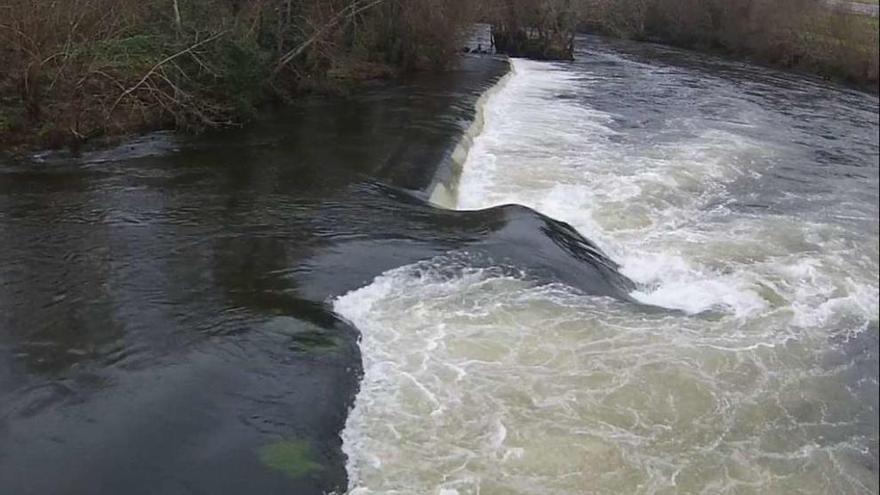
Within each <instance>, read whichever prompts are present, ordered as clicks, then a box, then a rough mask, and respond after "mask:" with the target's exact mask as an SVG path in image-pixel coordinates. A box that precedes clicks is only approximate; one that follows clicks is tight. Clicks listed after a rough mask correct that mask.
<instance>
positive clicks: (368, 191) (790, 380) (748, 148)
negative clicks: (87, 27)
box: [0, 37, 880, 495]
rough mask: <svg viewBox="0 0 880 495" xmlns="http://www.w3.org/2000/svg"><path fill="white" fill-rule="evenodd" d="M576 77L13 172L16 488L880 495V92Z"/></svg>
mask: <svg viewBox="0 0 880 495" xmlns="http://www.w3.org/2000/svg"><path fill="white" fill-rule="evenodd" d="M483 42H484V46H485V45H486V44H487V43H485V40H483ZM576 58H577V59H576V61H575V62H572V63H553V62H537V61H527V60H519V59H514V60H510V61H507V60H504V59H500V58H495V57H491V56H484V55H467V56H464V57H463V58H462V61H461V63H460V64H459V65H458V66H457V67H455V68H454V69H452V70H450V71H448V72H445V73H442V74H437V75H423V76H418V77H414V78H410V79H406V80H402V81H398V82H395V83H391V84H376V85H371V86H369V87H367V88H365V89H364V90H362V91H360V92H358V93H356V94H351V95H341V96H338V97H315V98H311V97H307V98H303V99H301V100H300V101H299V102H297V103H296V104H295V105H294V106H293V107H291V108H288V109H285V110H279V111H278V112H271V113H270V115H266V116H265V117H264V118H262V119H261V120H260V121H259V122H257V123H255V124H254V125H251V126H249V127H247V128H245V129H240V130H232V131H226V132H217V133H209V134H206V135H203V136H198V137H190V138H181V137H174V136H171V135H167V134H161V133H160V134H155V135H151V136H146V137H144V138H142V139H140V140H136V141H134V142H132V143H127V144H125V145H123V146H121V147H119V148H115V149H112V150H106V151H99V152H92V153H86V154H83V155H79V156H72V155H66V154H63V153H60V154H59V153H46V154H40V155H37V156H34V157H31V158H30V159H24V160H23V159H11V158H3V159H2V160H0V232H2V234H3V235H2V237H0V493H4V494H5V493H15V494H22V495H25V494H46V493H52V494H83V493H89V494H114V495H115V494H117V493H127V494H144V495H146V494H150V495H156V494H175V495H176V494H192V493H212V494H219V493H230V494H239V493H260V494H274V493H278V494H282V493H284V494H289V493H296V494H326V493H351V494H357V495H366V494H419V495H421V494H437V495H465V494H482V495H486V494H591V493H595V494H655V493H656V494H672V493H682V494H685V493H705V494H713V495H714V494H725V493H729V494H740V493H742V494H751V493H761V494H777V493H780V494H781V493H816V494H826V493H878V492H880V489H878V409H880V407H878V379H877V375H878V285H880V284H878V271H880V269H878V250H880V240H878V235H880V234H878V168H880V165H878V156H880V155H878V153H880V145H878V128H880V124H878V113H877V106H878V99H877V97H876V96H873V95H867V94H864V93H861V92H857V91H852V90H849V89H846V88H843V87H839V86H835V85H833V84H831V83H827V82H824V81H820V80H815V79H811V78H809V77H805V76H801V75H796V74H789V73H783V72H779V71H774V70H770V69H766V68H760V67H756V66H752V65H748V64H744V63H738V62H731V61H725V60H721V59H718V58H714V57H709V56H702V55H697V54H693V53H689V52H684V51H680V50H675V49H670V48H663V47H659V46H655V45H650V44H638V43H628V42H616V41H609V40H605V39H602V38H593V37H583V38H579V39H578V50H577V57H576Z"/></svg>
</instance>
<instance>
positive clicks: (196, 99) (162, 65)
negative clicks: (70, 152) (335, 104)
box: [0, 0, 474, 145]
mask: <svg viewBox="0 0 880 495" xmlns="http://www.w3.org/2000/svg"><path fill="white" fill-rule="evenodd" d="M473 7H474V5H473V2H470V1H469V0H54V1H45V0H0V66H2V67H3V70H2V71H0V99H2V100H0V140H3V138H4V137H5V140H6V141H7V142H9V141H14V140H16V137H18V138H19V139H22V140H26V141H31V142H32V141H33V136H35V135H36V136H38V137H39V140H38V141H39V142H38V144H42V145H60V144H70V143H76V142H79V141H82V140H84V139H87V138H89V137H91V136H94V135H98V134H103V133H108V132H109V133H118V132H122V131H128V130H134V129H137V128H142V127H156V126H160V125H161V126H165V125H174V126H176V127H178V128H187V129H199V128H204V127H214V126H220V125H225V124H230V123H235V122H239V121H241V120H242V119H244V118H246V117H247V115H248V114H249V113H251V112H252V110H253V108H254V105H255V104H257V103H258V102H260V101H263V100H264V99H266V98H267V97H282V98H283V97H286V96H288V95H290V94H292V92H294V91H298V90H301V89H303V88H309V87H310V86H315V85H317V84H320V86H322V87H326V86H327V85H328V84H330V83H328V81H332V80H336V81H338V80H340V79H345V78H368V77H375V76H381V75H385V74H388V73H390V72H392V71H402V70H411V69H415V68H422V67H436V66H439V65H442V64H444V63H446V62H447V61H449V60H450V58H451V54H453V53H454V52H456V51H457V49H458V48H459V47H460V46H461V41H460V35H461V34H462V28H463V27H467V26H468V25H469V24H470V23H471V22H472V20H473V15H474V8H473ZM316 81H321V82H320V83H316Z"/></svg>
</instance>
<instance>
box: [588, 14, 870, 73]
mask: <svg viewBox="0 0 880 495" xmlns="http://www.w3.org/2000/svg"><path fill="white" fill-rule="evenodd" d="M573 1H575V2H577V7H576V10H577V11H578V13H579V17H580V22H581V24H582V26H584V27H586V28H588V29H590V30H594V31H599V32H604V33H609V34H613V35H617V36H621V37H628V38H633V39H641V40H653V41H660V42H663V43H669V44H673V45H678V46H684V47H688V48H698V49H709V50H716V51H722V52H726V53H731V54H734V55H739V56H745V57H749V58H752V59H755V60H757V61H760V62H764V63H770V64H775V65H779V66H782V67H788V68H795V69H802V70H806V71H809V72H813V73H816V74H819V75H821V76H824V77H827V78H834V79H841V80H846V81H849V82H852V83H856V84H859V85H862V86H864V87H869V88H872V89H873V90H874V91H876V90H877V84H878V59H880V54H878V44H880V41H878V23H877V18H875V17H870V16H865V15H860V14H853V13H848V12H845V11H840V10H836V9H832V8H830V7H829V6H828V5H827V4H825V3H824V2H822V1H821V0H573Z"/></svg>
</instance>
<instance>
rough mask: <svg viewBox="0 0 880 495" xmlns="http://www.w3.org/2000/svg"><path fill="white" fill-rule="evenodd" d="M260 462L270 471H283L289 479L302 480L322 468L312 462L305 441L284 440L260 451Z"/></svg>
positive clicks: (309, 450) (310, 452)
mask: <svg viewBox="0 0 880 495" xmlns="http://www.w3.org/2000/svg"><path fill="white" fill-rule="evenodd" d="M260 460H261V461H262V462H263V464H265V465H267V466H269V467H270V468H272V469H277V470H279V471H283V472H284V473H285V474H287V475H288V476H290V477H291V478H302V477H303V476H306V475H308V474H310V473H313V472H315V471H320V470H322V469H324V467H323V466H322V465H320V464H318V463H317V462H315V461H314V460H312V451H311V447H310V446H309V442H308V441H306V440H284V441H281V442H278V443H273V444H271V445H267V446H265V447H263V448H262V449H260Z"/></svg>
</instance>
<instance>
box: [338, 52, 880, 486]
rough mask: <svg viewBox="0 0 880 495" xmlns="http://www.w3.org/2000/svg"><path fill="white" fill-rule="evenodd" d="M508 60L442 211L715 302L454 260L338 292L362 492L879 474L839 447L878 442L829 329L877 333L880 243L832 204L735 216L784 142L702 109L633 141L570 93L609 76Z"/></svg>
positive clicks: (853, 481)
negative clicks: (820, 210)
mask: <svg viewBox="0 0 880 495" xmlns="http://www.w3.org/2000/svg"><path fill="white" fill-rule="evenodd" d="M512 65H513V71H512V73H511V75H510V76H509V77H508V78H507V79H505V82H504V84H503V85H501V86H499V87H498V88H497V89H496V90H494V91H493V92H491V93H489V94H487V95H486V97H485V98H484V99H482V100H481V102H480V109H481V110H480V112H478V115H480V123H481V127H480V132H479V133H475V134H473V135H472V136H469V137H468V144H469V146H468V147H467V149H466V153H464V156H458V157H457V158H456V160H462V171H461V178H460V183H459V185H458V187H457V188H456V187H450V188H447V190H446V191H447V192H448V193H449V194H448V195H447V196H446V197H445V200H444V201H445V203H444V204H447V205H451V204H452V203H451V201H452V200H453V199H455V200H456V204H457V207H458V208H461V209H478V208H486V207H490V206H494V205H499V204H505V203H519V204H524V205H527V206H530V207H532V208H534V209H536V210H538V211H540V212H542V213H544V214H547V215H549V216H551V217H554V218H557V219H560V220H563V221H566V222H568V223H570V224H571V225H572V226H574V227H575V228H576V229H577V230H578V231H579V232H581V233H582V234H583V235H584V236H585V237H587V238H590V239H591V240H593V241H595V242H596V243H597V244H598V245H599V246H600V247H601V248H602V249H603V250H604V251H605V252H606V253H608V254H609V255H610V256H611V257H612V258H613V259H615V260H616V261H618V262H619V263H621V265H622V272H623V273H624V274H625V275H627V276H628V277H630V278H631V279H633V280H634V281H636V282H637V283H638V284H639V288H638V289H637V290H636V291H635V292H634V293H633V296H634V297H635V298H636V299H637V300H639V301H641V302H643V303H647V304H652V305H656V306H662V307H666V308H672V309H678V310H682V311H684V312H686V313H690V314H699V313H705V312H707V311H711V314H704V315H701V316H698V317H687V316H681V315H678V314H667V313H648V314H645V313H643V312H639V311H635V310H634V308H632V307H630V306H628V305H626V304H623V303H617V302H614V301H610V300H607V299H596V298H589V297H584V296H582V295H578V294H576V293H574V292H573V291H572V290H570V289H568V288H566V287H563V286H558V285H550V286H542V287H535V286H532V285H530V284H529V283H527V282H525V281H524V280H523V279H521V278H517V277H509V276H506V275H503V274H501V273H499V272H494V271H492V270H479V269H470V268H468V263H467V259H466V258H461V257H442V258H438V259H435V260H431V261H427V262H422V263H419V264H416V265H414V266H408V267H401V268H398V269H395V270H392V271H390V272H388V273H386V274H383V275H382V276H380V277H378V278H377V279H376V280H375V281H373V283H372V284H370V285H368V286H366V287H364V288H361V289H359V290H356V291H353V292H351V293H349V294H346V295H345V296H343V297H341V298H339V299H337V300H336V301H334V309H335V311H336V312H337V313H338V314H340V315H342V316H344V317H345V318H347V319H349V320H350V321H352V323H353V324H355V325H356V326H357V328H359V329H360V330H361V333H362V340H361V342H360V344H361V350H362V355H363V360H364V379H363V383H362V388H361V391H360V393H359V394H358V396H357V398H356V402H355V407H354V409H353V410H352V411H351V414H350V415H349V417H348V421H347V423H346V428H345V430H344V431H343V434H342V437H343V450H344V451H345V453H346V455H347V456H348V466H347V467H348V470H349V477H350V486H351V493H356V494H373V493H437V494H457V493H461V494H464V493H584V492H595V493H658V492H694V493H699V492H703V493H706V492H709V493H721V492H736V491H737V490H740V489H747V490H754V491H758V492H763V493H786V492H793V491H794V492H797V491H803V492H816V493H822V492H827V491H829V490H832V489H833V490H837V491H841V492H858V491H859V490H860V489H861V488H863V487H864V486H871V484H872V483H873V484H874V485H875V486H876V473H872V472H871V471H870V470H869V469H866V468H865V465H864V463H863V461H856V460H853V459H854V457H853V456H852V455H850V454H847V452H850V451H852V452H856V451H865V452H870V444H871V442H872V441H876V436H875V437H873V440H872V437H870V435H866V434H865V430H864V429H865V424H867V423H865V421H866V419H865V417H864V416H863V413H864V407H863V405H861V403H862V402H863V401H862V399H861V398H853V397H850V396H847V395H841V394H842V392H841V391H843V390H847V386H848V385H847V384H846V380H847V371H846V369H847V366H844V367H839V368H835V369H833V370H825V369H822V367H821V363H822V358H821V356H822V353H823V352H826V351H827V350H828V349H829V348H830V347H831V346H832V344H831V343H830V342H831V341H830V339H831V338H832V337H833V336H835V334H836V333H837V332H841V331H842V332H847V331H856V332H857V331H863V330H864V329H866V328H869V327H870V325H871V323H873V324H874V325H876V322H877V320H878V302H877V298H878V295H880V294H878V283H877V263H878V261H877V254H876V252H869V253H867V254H866V253H865V252H864V246H863V244H864V242H863V241H864V239H863V238H862V237H853V236H857V235H860V234H857V233H853V232H852V231H848V230H846V229H843V228H841V227H838V226H836V225H833V224H828V223H823V222H826V220H825V219H823V218H824V217H822V216H821V215H817V216H815V217H810V218H809V219H806V218H804V217H802V216H783V215H776V216H767V215H765V216H760V215H749V214H743V213H738V212H735V211H731V210H729V209H728V208H727V207H726V206H725V205H726V204H727V202H728V199H729V196H730V194H731V193H730V191H728V188H729V186H730V184H732V183H733V182H735V181H737V180H740V179H743V178H755V177H760V176H761V174H762V173H764V170H763V169H762V168H761V167H762V163H768V162H770V161H772V159H773V156H774V154H775V153H782V152H784V150H778V149H774V148H773V147H770V146H767V145H765V144H763V143H760V142H755V141H753V140H751V139H747V138H744V137H742V136H739V135H736V134H733V133H731V132H729V131H724V130H719V129H712V128H708V127H706V128H704V127H705V126H701V123H700V122H696V121H694V122H692V121H682V122H679V123H678V124H679V125H681V126H682V127H685V128H689V129H690V131H691V133H692V137H691V138H690V139H684V140H679V141H676V142H675V143H673V144H663V143H662V142H658V143H652V144H646V143H631V142H628V141H627V140H626V139H622V136H621V135H620V134H619V133H618V132H617V131H615V130H614V129H613V128H612V120H613V119H612V116H610V115H608V114H605V113H603V112H600V111H597V110H596V109H594V108H590V106H589V104H588V103H587V102H588V100H586V99H584V98H580V99H572V98H557V97H556V96H557V95H559V94H562V93H565V94H570V93H577V94H579V95H584V94H589V92H590V91H592V90H593V88H591V87H590V85H591V84H594V83H596V81H595V80H594V79H591V78H584V77H579V78H575V77H573V76H572V74H571V73H570V72H569V71H568V69H566V68H565V67H564V66H559V65H555V64H549V63H541V62H531V61H522V60H514V61H513V62H512ZM597 90H600V89H597ZM455 194H457V198H453V196H454V195H455ZM837 216H840V215H837ZM829 218H832V220H833V219H834V218H836V217H833V216H832V217H829ZM872 242H873V244H871V246H873V247H872V248H871V249H873V250H874V251H876V246H877V245H878V244H877V240H876V239H874V240H873V241H872ZM450 265H455V266H456V267H458V269H457V270H455V271H454V272H453V273H455V275H450V274H449V273H450V272H449V271H448V270H444V269H443V268H444V267H449V266H450ZM860 414H861V415H862V416H859V415H860ZM829 438H834V439H836V440H834V441H829V440H828V439H829ZM790 473H801V474H799V475H798V476H795V477H792V476H791V475H790ZM860 487H861V488H860Z"/></svg>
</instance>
